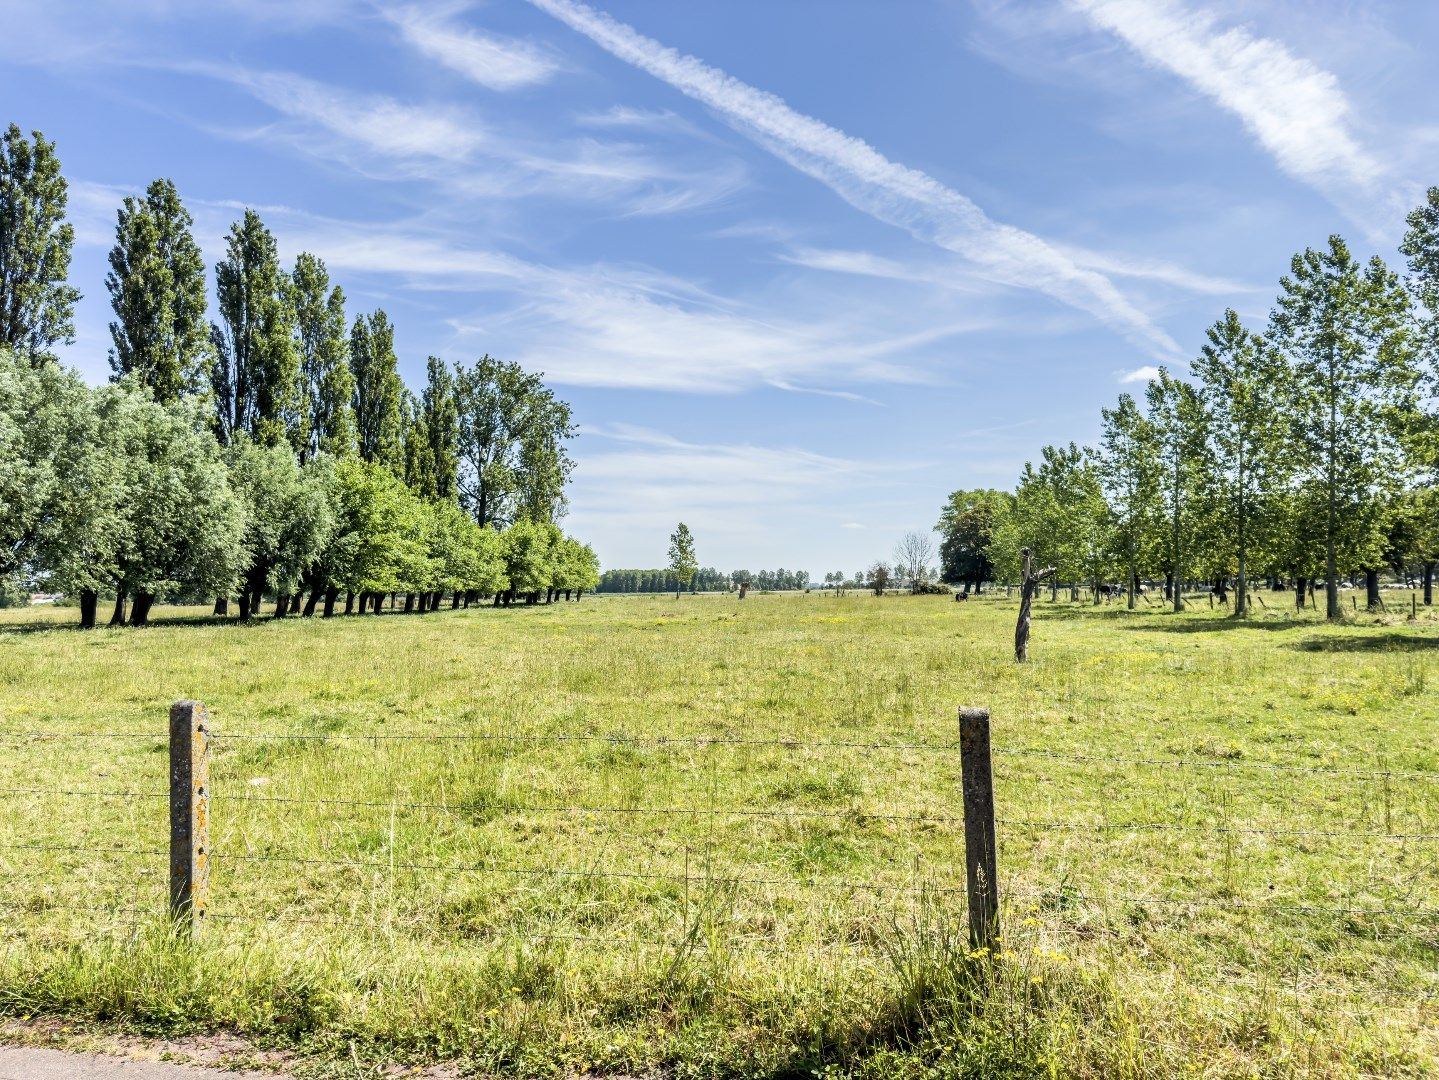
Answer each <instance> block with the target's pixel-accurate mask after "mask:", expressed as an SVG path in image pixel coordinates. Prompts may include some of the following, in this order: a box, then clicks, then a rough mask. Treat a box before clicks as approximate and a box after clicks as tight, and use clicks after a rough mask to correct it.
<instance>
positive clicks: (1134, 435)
mask: <svg viewBox="0 0 1439 1080" xmlns="http://www.w3.org/2000/svg"><path fill="white" fill-rule="evenodd" d="M1101 418H1102V431H1103V434H1102V435H1101V436H1100V443H1099V453H1098V454H1097V456H1096V467H1097V469H1098V472H1099V477H1100V480H1101V482H1102V483H1103V485H1104V488H1105V492H1106V494H1107V497H1108V503H1109V507H1110V512H1111V515H1112V517H1113V523H1114V533H1113V535H1114V543H1115V547H1116V554H1117V555H1118V556H1119V557H1120V558H1121V560H1122V561H1123V564H1124V574H1125V593H1126V597H1127V601H1128V607H1129V608H1130V610H1133V609H1134V606H1135V604H1136V602H1137V593H1138V592H1139V568H1140V565H1141V561H1142V560H1144V559H1146V558H1147V557H1148V555H1149V553H1150V551H1151V549H1152V548H1153V546H1154V542H1155V538H1156V537H1157V536H1158V535H1159V532H1160V528H1161V523H1160V520H1159V517H1158V508H1159V504H1160V498H1159V497H1160V465H1159V433H1158V431H1157V430H1156V429H1155V427H1154V425H1153V424H1152V423H1150V421H1149V420H1148V419H1147V418H1146V417H1145V416H1144V414H1143V413H1141V412H1140V411H1139V406H1138V405H1137V404H1135V401H1134V398H1133V396H1132V395H1130V394H1120V395H1119V402H1118V404H1117V405H1115V407H1114V408H1112V409H1103V410H1101Z"/></svg>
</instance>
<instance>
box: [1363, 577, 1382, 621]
mask: <svg viewBox="0 0 1439 1080" xmlns="http://www.w3.org/2000/svg"><path fill="white" fill-rule="evenodd" d="M1364 599H1365V602H1366V603H1367V604H1368V607H1369V610H1370V611H1378V610H1379V609H1380V608H1382V607H1383V606H1384V601H1383V600H1382V599H1381V598H1380V596H1379V571H1378V570H1365V571H1364Z"/></svg>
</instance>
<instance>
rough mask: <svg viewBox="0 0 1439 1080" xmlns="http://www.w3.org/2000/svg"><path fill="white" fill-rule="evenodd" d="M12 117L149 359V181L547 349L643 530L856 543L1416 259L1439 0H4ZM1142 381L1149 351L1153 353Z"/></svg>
mask: <svg viewBox="0 0 1439 1080" xmlns="http://www.w3.org/2000/svg"><path fill="white" fill-rule="evenodd" d="M0 22H3V30H0V102H3V103H4V108H3V109H0V121H3V122H9V121H12V120H13V121H14V122H16V123H19V124H20V125H21V126H22V127H24V128H26V129H30V128H38V129H40V130H42V131H44V132H45V134H46V135H47V136H48V137H50V138H53V139H55V140H56V141H57V142H58V143H59V148H60V153H61V157H62V161H63V163H64V166H65V171H66V174H67V176H68V177H69V178H70V181H71V185H72V189H71V190H72V196H71V219H72V221H73V222H74V224H75V226H76V230H77V235H78V244H77V250H76V254H75V259H74V265H73V273H72V279H73V281H74V283H75V284H76V285H78V286H79V287H80V288H81V289H82V291H83V292H84V293H85V299H84V301H83V302H82V303H81V305H80V308H79V311H78V313H77V322H78V337H77V341H76V343H75V345H74V346H73V347H72V348H71V349H70V350H69V351H68V354H67V359H68V361H69V362H70V363H72V364H74V365H75V366H77V367H78V368H80V369H81V370H82V371H83V372H85V374H86V375H87V376H89V377H91V378H93V379H96V380H99V379H101V378H103V377H104V376H105V374H106V373H107V371H108V368H107V362H106V351H107V348H108V346H109V338H108V331H107V329H106V326H107V321H108V317H109V310H108V301H107V297H106V294H105V291H104V286H103V279H104V272H105V254H106V251H107V250H108V246H109V244H110V241H111V239H112V233H113V220H114V212H115V209H116V207H117V205H118V204H119V201H120V199H121V198H122V197H123V196H124V195H125V194H127V193H131V192H135V191H138V190H140V189H141V188H143V187H144V185H145V184H146V183H148V182H149V181H150V180H151V179H153V178H154V177H156V176H160V175H166V176H170V177H172V178H174V180H175V182H176V183H177V185H178V186H179V189H180V192H181V195H182V197H183V198H184V199H185V200H186V203H187V205H189V206H190V208H191V211H192V213H193V214H194V215H195V217H196V220H197V232H198V237H199V239H200V242H201V244H202V246H203V247H204V249H205V254H206V258H207V260H208V262H209V263H210V264H211V265H212V266H213V264H214V262H215V260H216V259H217V258H219V257H220V254H221V252H222V242H221V237H222V236H223V234H224V231H225V229H226V228H227V227H228V224H229V222H230V221H232V220H233V219H234V218H235V217H237V216H238V215H239V213H240V211H241V209H242V208H243V207H246V206H252V207H255V208H256V209H258V210H259V211H260V212H261V214H262V216H263V217H264V218H265V220H266V222H267V223H268V224H269V225H270V226H271V228H272V229H273V230H274V231H275V233H276V235H277V237H278V239H279V242H280V246H281V251H282V254H283V255H284V256H285V257H286V258H287V259H290V258H293V256H294V255H295V253H296V252H298V251H301V250H310V251H313V252H315V253H316V254H318V255H320V256H321V257H322V258H324V259H325V260H326V262H327V263H328V265H329V267H330V270H331V274H332V276H333V277H334V278H335V279H336V280H337V281H338V282H340V283H341V284H342V285H343V286H344V287H345V290H346V292H347V294H348V296H349V299H350V306H351V311H352V313H353V312H357V311H361V310H369V309H372V308H374V307H384V308H385V309H386V310H387V311H388V312H389V314H390V316H391V318H392V319H393V320H394V322H395V323H396V325H397V345H398V351H399V354H400V359H401V367H402V372H403V374H404V375H405V376H406V378H407V380H408V381H409V382H410V384H411V385H412V386H418V384H419V381H420V378H421V377H422V373H423V370H424V362H425V357H426V356H427V355H430V354H435V355H439V356H443V357H445V358H447V359H451V360H461V359H472V358H473V357H475V356H478V355H479V354H481V353H483V352H489V353H491V354H492V355H495V356H499V357H502V358H505V359H513V360H518V361H520V362H522V363H524V364H526V365H527V366H531V367H534V368H538V369H542V370H544V371H545V372H546V373H547V377H548V378H549V379H550V381H551V382H552V383H554V384H555V385H556V386H557V388H558V390H559V392H560V393H561V395H562V396H564V397H566V398H567V399H568V400H569V401H571V402H572V403H573V405H574V407H575V412H576V417H577V419H578V421H579V423H580V426H581V430H582V435H581V437H580V439H579V440H578V442H577V446H576V456H577V458H578V461H579V466H578V468H577V470H576V474H575V482H574V486H573V489H572V503H573V505H572V510H571V514H570V517H569V519H568V521H567V523H566V524H567V527H568V528H569V529H570V530H571V531H573V532H574V533H576V534H577V535H579V536H581V537H583V538H585V539H588V540H590V541H592V542H593V543H594V544H595V546H596V547H597V549H598V550H599V552H600V556H601V558H602V560H603V561H604V563H605V564H606V565H608V566H634V565H641V566H643V565H658V564H661V563H662V562H663V560H664V551H665V546H666V537H667V535H668V533H669V531H670V529H671V528H672V527H673V524H674V522H675V521H677V520H680V519H683V520H685V521H687V522H688V523H689V524H690V526H691V528H692V529H693V530H694V532H695V534H696V538H697V546H698V553H699V556H700V559H701V561H702V562H704V563H706V564H713V565H718V566H721V567H723V568H732V567H739V566H747V567H750V568H759V567H760V566H771V567H773V566H787V567H791V568H793V567H802V568H807V569H809V570H810V572H811V576H812V577H816V578H817V577H821V576H822V575H823V574H824V573H825V572H827V571H829V570H833V569H844V570H846V571H848V572H853V571H854V570H856V569H859V568H860V567H862V566H864V565H867V564H868V563H869V562H871V561H873V560H874V559H875V558H884V557H886V556H887V555H888V554H889V553H890V551H891V549H892V548H893V546H894V544H895V541H896V540H897V539H898V538H899V536H900V534H902V533H903V532H905V531H906V530H909V529H914V528H921V529H922V528H927V527H929V526H930V525H932V523H933V522H934V520H935V518H936V516H937V514H938V510H939V508H940V506H941V504H942V502H943V500H944V498H945V496H946V494H947V493H948V492H949V491H951V490H953V489H954V488H958V487H973V486H1010V485H1011V484H1012V483H1013V481H1014V478H1015V475H1016V473H1017V471H1018V469H1019V466H1020V465H1021V463H1022V462H1023V461H1024V460H1025V459H1026V458H1027V457H1029V456H1031V455H1033V454H1034V453H1035V452H1036V451H1037V448H1038V446H1039V445H1040V444H1041V443H1044V442H1055V441H1067V440H1069V439H1076V440H1080V441H1088V440H1092V439H1093V438H1094V437H1095V434H1096V430H1097V426H1098V412H1099V408H1100V407H1101V406H1102V405H1105V404H1108V403H1110V402H1111V401H1112V400H1113V398H1114V396H1115V395H1116V394H1117V393H1119V392H1120V391H1121V390H1122V389H1124V388H1125V386H1126V383H1130V384H1132V385H1131V386H1130V388H1131V389H1135V388H1137V387H1138V386H1140V385H1142V379H1143V377H1144V372H1145V371H1146V370H1147V369H1150V368H1152V367H1153V366H1154V365H1157V364H1170V365H1172V366H1175V367H1180V368H1182V367H1183V365H1184V362H1185V360H1186V358H1188V357H1189V356H1191V355H1192V354H1193V353H1194V352H1195V351H1196V350H1197V348H1198V344H1199V342H1200V341H1201V340H1202V336H1203V331H1204V328H1205V327H1206V326H1207V325H1208V324H1209V323H1211V322H1212V321H1213V320H1214V319H1215V318H1217V317H1218V316H1219V314H1220V313H1221V312H1222V311H1223V309H1224V308H1225V307H1227V306H1232V307H1234V308H1236V309H1237V310H1238V311H1239V312H1240V313H1241V314H1242V315H1244V316H1245V317H1246V318H1248V319H1250V320H1252V321H1253V322H1254V323H1255V324H1256V325H1258V324H1262V322H1263V320H1264V319H1265V317H1266V314H1267V311H1268V309H1269V305H1270V302H1271V300H1272V298H1273V295H1274V292H1275V283H1276V282H1277V279H1278V277H1279V275H1280V274H1281V273H1283V272H1284V270H1285V268H1286V267H1287V265H1288V260H1289V257H1290V256H1291V255H1292V254H1293V252H1295V251H1297V250H1300V249H1301V248H1303V247H1305V246H1309V245H1317V244H1320V243H1322V242H1323V241H1324V239H1325V237H1326V236H1327V235H1328V234H1329V233H1331V232H1336V231H1337V232H1341V233H1343V234H1345V235H1346V236H1347V237H1349V239H1350V241H1351V243H1352V244H1354V246H1355V247H1356V248H1358V249H1359V250H1361V251H1363V252H1365V253H1368V252H1370V251H1378V252H1380V253H1381V254H1383V255H1384V256H1385V257H1386V258H1390V259H1391V260H1393V261H1395V262H1397V261H1398V256H1397V255H1396V254H1395V251H1394V249H1395V246H1396V244H1397V241H1398V238H1399V235H1400V233H1401V231H1402V220H1403V214H1404V212H1405V210H1406V209H1407V208H1408V207H1409V206H1411V205H1413V204H1414V203H1415V202H1417V200H1418V199H1419V197H1420V194H1421V193H1422V190H1423V188H1424V187H1426V186H1427V185H1429V184H1432V183H1439V121H1436V120H1435V118H1434V116H1433V112H1432V102H1433V101H1434V100H1436V97H1439V72H1436V71H1435V69H1434V67H1433V63H1432V52H1433V49H1432V46H1433V43H1434V42H1435V41H1436V40H1439V5H1435V4H1432V3H1428V2H1420V0H1413V2H1408V3H1400V2H1391V3H1383V2H1378V0H1373V2H1366V3H1352V2H1340V0H1247V2H1243V3H1203V4H1202V3H1200V2H1199V0H1029V2H1006V0H883V2H881V0H687V2H684V3H674V2H661V0H605V2H603V3H596V4H592V5H585V4H581V3H579V2H578V0H486V2H477V3H469V4H465V3H454V4H442V3H403V2H401V0H394V2H391V0H367V2H359V3H350V2H344V0H283V2H282V0H248V2H240V0H233V2H223V0H220V2H214V3H207V4H204V5H200V4H194V3H187V2H184V0H128V2H125V3H109V2H103V0H86V2H81V0H43V2H34V0H0ZM1137 380H1139V381H1137Z"/></svg>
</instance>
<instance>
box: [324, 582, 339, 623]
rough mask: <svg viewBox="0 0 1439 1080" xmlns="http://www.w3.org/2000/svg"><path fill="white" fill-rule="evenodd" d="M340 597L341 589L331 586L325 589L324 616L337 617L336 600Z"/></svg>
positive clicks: (327, 617)
mask: <svg viewBox="0 0 1439 1080" xmlns="http://www.w3.org/2000/svg"><path fill="white" fill-rule="evenodd" d="M339 598H340V590H339V589H336V588H329V589H326V590H325V613H324V616H323V617H324V618H326V619H333V618H334V617H335V601H336V600H338V599H339Z"/></svg>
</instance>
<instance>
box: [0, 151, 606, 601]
mask: <svg viewBox="0 0 1439 1080" xmlns="http://www.w3.org/2000/svg"><path fill="white" fill-rule="evenodd" d="M66 201H67V191H66V183H65V180H64V177H63V175H62V174H61V171H60V165H59V161H58V158H57V156H56V154H55V146H54V144H53V143H52V142H49V141H47V140H45V139H44V137H43V136H42V135H41V133H39V132H33V133H32V134H31V136H30V137H29V138H26V137H25V136H24V134H23V133H22V132H21V131H20V129H19V128H18V127H17V126H15V125H14V124H12V125H10V127H9V128H8V130H7V131H6V133H5V135H4V139H3V144H0V582H6V583H9V585H10V589H11V591H12V592H13V591H14V585H15V583H16V582H17V581H19V582H23V583H42V582H43V583H46V584H48V585H49V586H50V587H52V588H55V589H58V590H60V591H63V592H65V593H67V594H71V595H73V596H75V597H77V598H78V600H79V602H80V609H81V621H82V623H83V624H84V625H86V626H91V625H94V624H95V622H96V620H97V606H98V603H99V600H100V598H101V597H102V596H104V597H113V598H114V601H115V606H114V611H113V613H112V615H111V619H110V621H111V622H112V623H124V622H127V621H128V622H130V623H132V624H143V623H145V622H146V620H147V619H148V616H149V612H150V609H151V606H152V605H153V604H154V602H155V601H156V600H157V599H160V598H169V597H188V598H192V599H193V598H197V597H213V598H217V599H216V602H215V611H216V613H217V614H225V613H227V612H228V609H229V603H230V600H231V598H234V599H235V600H236V601H237V606H238V614H239V616H240V617H241V618H242V619H248V618H251V617H253V616H254V615H256V614H258V613H259V610H260V606H261V602H262V598H263V597H265V596H266V595H269V596H273V597H274V599H275V609H274V610H275V614H276V615H278V616H284V615H288V614H293V613H302V614H306V615H309V614H313V613H315V611H316V610H317V609H320V610H322V611H323V613H324V614H325V615H331V614H334V613H335V612H336V610H337V608H338V605H339V602H340V600H339V598H340V597H341V596H342V595H343V596H344V607H343V610H344V611H346V612H352V611H359V612H365V611H376V612H377V611H378V610H379V608H380V602H381V598H382V597H385V596H389V597H390V598H391V604H392V606H393V605H394V602H395V598H396V597H397V596H399V595H403V596H404V598H405V600H404V604H405V610H416V611H429V610H433V609H434V608H436V607H437V606H439V604H440V602H441V598H442V597H443V596H444V595H445V594H450V598H451V604H452V606H456V607H458V606H461V605H466V606H468V604H469V603H471V602H473V601H475V600H476V599H478V598H480V597H494V602H495V603H497V604H500V603H503V604H509V603H511V602H513V601H514V600H516V599H519V598H523V599H524V600H526V601H528V602H532V603H533V602H538V601H540V600H544V601H546V602H548V601H550V600H552V599H554V598H556V597H558V596H567V597H568V596H575V595H578V594H580V593H582V592H584V591H585V590H588V589H592V588H593V587H594V586H595V585H596V584H597V583H598V581H599V567H598V561H597V559H596V558H595V555H594V552H593V551H592V550H591V549H590V548H589V547H587V546H586V545H584V544H581V543H579V542H578V541H576V540H574V539H572V538H570V537H567V536H565V535H564V534H563V533H562V532H561V531H560V529H559V527H558V525H557V522H558V521H559V520H560V519H561V518H562V516H563V514H564V511H565V508H566V498H565V487H566V484H567V483H568V480H569V477H570V473H571V470H572V468H573V462H572V460H571V458H570V456H569V453H568V449H567V446H568V442H569V440H570V439H571V438H572V437H573V435H574V432H575V428H574V423H573V421H572V418H571V414H570V408H569V406H568V405H567V404H566V403H565V402H563V401H561V400H559V399H558V398H557V397H556V396H555V395H554V393H553V392H552V391H551V390H550V389H549V388H548V387H547V386H546V385H545V384H544V381H543V379H542V377H541V376H540V375H538V374H535V373H532V372H527V371H525V370H523V369H522V368H521V367H519V366H518V365H516V364H513V363H504V362H501V361H498V360H495V359H493V358H492V357H489V356H483V357H481V358H480V359H479V360H477V361H475V362H474V363H473V364H455V365H453V366H450V365H446V364H445V363H444V362H443V361H441V360H440V359H438V358H437V357H433V356H432V357H430V358H429V360H428V362H427V367H426V382H425V385H424V387H423V389H422V390H421V391H420V392H419V393H418V394H416V393H413V392H412V391H410V390H409V389H408V388H407V387H406V386H405V384H404V382H403V381H402V379H401V378H400V375H399V372H398V358H397V356H396V353H395V345H394V328H393V326H392V325H391V323H390V321H389V319H388V317H387V316H386V314H385V312H384V311H383V310H378V309H377V310H375V311H373V312H365V313H357V314H355V315H354V316H353V318H351V317H350V315H349V314H348V313H347V311H346V298H345V294H344V291H343V290H342V289H341V287H340V286H339V285H338V284H335V283H334V282H332V281H331V280H330V276H329V273H328V271H327V270H326V267H325V264H324V262H323V260H321V259H320V258H318V257H317V256H315V255H313V254H310V253H301V254H299V255H298V256H297V257H296V259H295V261H294V264H293V266H291V267H290V268H288V269H287V268H285V267H284V266H282V265H281V263H280V260H279V256H278V251H277V245H276V241H275V238H274V236H273V235H272V234H271V232H270V231H269V229H268V228H266V226H265V224H264V222H263V221H262V220H261V218H260V216H259V215H258V214H257V213H255V212H254V211H253V210H245V211H244V213H243V216H242V217H241V219H240V220H239V221H237V222H235V223H234V225H233V226H232V227H231V229H230V231H229V234H228V236H227V238H226V245H225V253H224V257H223V258H222V259H221V260H220V261H219V262H218V263H217V264H216V265H215V267H214V297H215V301H216V302H215V307H214V311H215V315H216V318H215V319H214V320H213V321H211V320H209V318H208V311H209V307H210V303H209V301H210V292H209V282H208V281H207V278H206V271H205V264H204V261H203V258H202V256H201V252H200V248H199V246H198V244H197V243H196V242H195V239H194V236H193V233H192V227H193V219H192V218H191V216H190V214H189V212H188V211H187V210H186V209H185V207H184V205H183V203H182V202H181V200H180V197H179V194H178V192H177V191H176V188H175V185H174V184H173V183H172V182H171V181H170V180H167V179H159V180H156V181H154V183H152V184H151V185H150V186H149V187H148V188H147V189H146V191H145V194H144V195H143V196H132V197H127V198H126V199H125V200H124V201H123V202H122V204H121V205H120V207H119V209H118V211H117V215H116V226H115V241H114V246H113V247H112V249H111V251H110V255H109V267H110V270H109V273H108V274H107V275H106V278H105V288H106V290H107V292H108V293H109V296H110V301H111V306H112V309H113V312H114V318H113V321H112V322H111V323H110V335H111V339H112V342H113V345H112V348H111V351H110V364H111V367H112V369H113V376H112V379H111V381H110V382H109V383H108V384H107V385H104V386H100V387H94V388H92V387H89V386H87V385H86V384H85V383H84V381H83V380H82V379H81V378H80V377H79V376H78V375H77V374H76V373H75V372H73V371H69V370H66V369H64V368H63V367H62V366H61V364H60V362H59V357H58V356H57V355H56V353H55V351H54V350H55V347H56V346H57V345H66V344H70V343H72V342H73V340H74V317H73V314H74V305H75V303H76V301H77V300H78V299H79V298H80V294H79V292H78V291H77V290H76V289H75V288H74V287H73V286H71V285H70V284H69V282H68V271H69V262H70V250H71V246H72V244H73V239H74V234H73V230H72V228H71V226H70V225H69V224H68V223H66V221H65V207H66Z"/></svg>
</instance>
